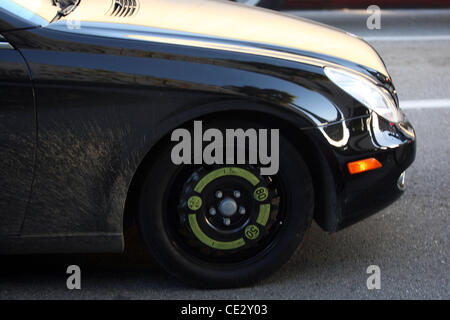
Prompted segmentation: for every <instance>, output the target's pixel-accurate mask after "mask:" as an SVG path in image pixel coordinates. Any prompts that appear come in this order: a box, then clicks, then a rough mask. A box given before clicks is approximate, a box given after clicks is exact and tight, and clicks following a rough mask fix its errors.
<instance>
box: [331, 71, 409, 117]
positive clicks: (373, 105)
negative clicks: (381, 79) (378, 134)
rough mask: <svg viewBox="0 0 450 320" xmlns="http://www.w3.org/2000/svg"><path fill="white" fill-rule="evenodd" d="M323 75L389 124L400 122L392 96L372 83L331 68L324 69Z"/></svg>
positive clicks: (354, 74) (355, 75)
mask: <svg viewBox="0 0 450 320" xmlns="http://www.w3.org/2000/svg"><path fill="white" fill-rule="evenodd" d="M325 74H326V75H327V77H328V78H329V79H330V80H331V81H333V82H334V83H335V84H336V85H337V86H338V87H340V88H341V89H342V90H344V91H345V92H347V93H348V94H350V95H351V96H352V97H353V98H355V99H356V100H358V101H359V102H361V103H362V104H364V105H365V106H366V107H367V108H369V109H371V110H373V111H375V112H376V113H377V114H378V115H379V116H381V117H383V118H385V119H386V120H388V121H390V122H395V123H397V122H400V121H401V118H402V116H401V112H400V111H399V109H398V107H397V105H396V103H395V101H394V98H393V97H392V95H391V94H390V93H389V91H387V90H386V89H385V88H383V87H380V86H378V85H377V84H376V83H375V82H374V81H371V80H370V79H369V78H365V77H364V76H361V75H358V74H356V73H353V72H351V71H345V70H341V69H338V68H332V67H326V68H325Z"/></svg>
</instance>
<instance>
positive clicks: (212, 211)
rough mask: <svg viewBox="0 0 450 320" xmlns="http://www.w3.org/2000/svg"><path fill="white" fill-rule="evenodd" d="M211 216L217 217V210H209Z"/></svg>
mask: <svg viewBox="0 0 450 320" xmlns="http://www.w3.org/2000/svg"><path fill="white" fill-rule="evenodd" d="M209 214H210V215H212V216H213V215H215V214H216V209H215V208H210V209H209Z"/></svg>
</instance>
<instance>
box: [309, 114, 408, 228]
mask: <svg viewBox="0 0 450 320" xmlns="http://www.w3.org/2000/svg"><path fill="white" fill-rule="evenodd" d="M319 131H320V132H321V134H323V135H326V137H325V138H326V140H327V141H328V144H331V145H332V152H331V153H330V154H331V156H329V157H328V162H329V163H331V164H333V163H334V174H333V175H334V177H333V178H334V182H335V192H336V194H335V195H334V198H335V199H336V201H335V202H334V205H333V206H330V207H328V208H327V211H328V212H327V213H325V214H324V213H323V212H322V213H319V214H318V215H316V220H317V222H318V223H319V225H321V226H322V227H323V228H324V229H325V230H327V231H338V230H340V229H343V228H345V227H347V226H349V225H351V224H353V223H355V222H358V221H360V220H362V219H364V218H366V217H368V216H370V215H371V214H373V213H376V212H377V211H379V210H381V209H383V208H385V207H386V206H388V205H389V204H391V203H392V202H394V201H395V200H396V199H398V198H399V197H400V196H401V195H402V194H403V192H404V190H405V188H404V187H402V186H401V185H399V178H401V175H402V174H403V173H404V172H405V171H406V169H407V168H408V167H409V166H410V165H411V164H412V162H413V161H414V159H415V155H416V136H415V132H414V129H413V127H412V126H411V124H410V123H409V122H408V121H407V120H406V118H405V121H404V122H402V123H399V124H393V123H389V122H387V121H386V120H384V119H382V118H380V117H378V116H377V115H376V114H375V113H372V114H371V115H370V116H369V117H362V118H357V119H352V120H348V121H345V122H344V123H339V124H333V125H331V126H327V127H326V128H322V129H319ZM330 139H334V140H332V141H331V142H330ZM333 141H335V142H336V141H340V144H339V145H338V144H335V143H333ZM372 157H373V158H376V159H377V160H378V161H380V162H381V164H382V167H381V168H379V169H375V170H372V171H367V172H363V173H359V174H354V175H351V174H350V173H349V172H348V170H347V164H348V163H349V162H352V161H357V160H361V159H366V158H372ZM332 166H333V165H332ZM330 217H332V218H330Z"/></svg>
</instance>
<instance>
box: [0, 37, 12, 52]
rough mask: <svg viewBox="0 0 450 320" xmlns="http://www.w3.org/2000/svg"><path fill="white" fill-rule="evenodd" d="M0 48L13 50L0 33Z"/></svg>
mask: <svg viewBox="0 0 450 320" xmlns="http://www.w3.org/2000/svg"><path fill="white" fill-rule="evenodd" d="M0 50H14V47H13V46H12V45H11V44H10V43H9V42H8V41H7V40H6V39H5V37H3V36H2V35H0Z"/></svg>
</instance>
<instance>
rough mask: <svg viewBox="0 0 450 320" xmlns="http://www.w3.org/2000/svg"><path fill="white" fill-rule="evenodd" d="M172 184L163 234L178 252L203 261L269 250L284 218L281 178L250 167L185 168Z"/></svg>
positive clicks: (250, 256)
mask: <svg viewBox="0 0 450 320" xmlns="http://www.w3.org/2000/svg"><path fill="white" fill-rule="evenodd" d="M173 186H174V187H175V188H174V190H176V191H175V192H173V193H171V194H170V195H169V196H168V197H167V200H166V210H165V211H164V212H166V213H167V215H166V221H165V222H166V230H168V232H169V233H170V234H171V236H172V239H174V244H175V246H176V247H178V249H180V250H181V251H182V252H183V253H186V254H188V255H189V256H192V257H196V258H199V259H201V260H203V261H208V262H211V263H221V264H223V263H235V262H243V261H249V260H251V259H253V258H255V256H256V255H257V254H258V253H261V252H264V251H266V250H269V249H270V247H271V246H272V245H273V243H274V240H275V239H276V236H277V235H278V234H279V231H280V229H281V227H282V225H283V220H284V219H285V218H286V216H285V212H284V204H283V202H284V201H283V198H284V197H283V195H282V194H283V193H284V190H285V189H284V187H283V186H282V183H281V179H279V178H278V177H277V176H274V177H262V176H260V175H259V174H258V170H257V169H256V168H253V167H235V166H233V167H197V168H196V169H192V168H191V169H190V170H189V169H188V168H184V169H182V170H180V172H179V173H177V174H175V176H174V179H173ZM176 186H178V188H176Z"/></svg>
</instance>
